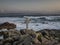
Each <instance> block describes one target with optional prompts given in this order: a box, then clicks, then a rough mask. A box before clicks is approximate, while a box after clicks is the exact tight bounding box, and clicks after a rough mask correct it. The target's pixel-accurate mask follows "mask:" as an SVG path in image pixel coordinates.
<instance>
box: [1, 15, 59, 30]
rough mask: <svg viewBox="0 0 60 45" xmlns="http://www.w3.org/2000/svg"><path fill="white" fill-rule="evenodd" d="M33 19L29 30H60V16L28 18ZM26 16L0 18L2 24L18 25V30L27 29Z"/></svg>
mask: <svg viewBox="0 0 60 45" xmlns="http://www.w3.org/2000/svg"><path fill="white" fill-rule="evenodd" d="M28 18H29V19H31V21H30V23H29V29H33V30H36V31H37V30H41V29H60V16H39V17H38V16H37V17H34V16H28ZM25 20H26V19H25V16H24V17H0V23H4V22H10V23H14V24H16V26H17V27H16V29H18V30H20V29H25V28H26V24H25Z"/></svg>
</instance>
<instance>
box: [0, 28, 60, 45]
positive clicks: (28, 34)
mask: <svg viewBox="0 0 60 45" xmlns="http://www.w3.org/2000/svg"><path fill="white" fill-rule="evenodd" d="M58 33H59V31H58V30H57V31H55V30H46V29H45V30H40V31H37V32H36V31H33V30H30V29H29V30H26V29H22V30H20V31H18V30H14V29H11V30H8V31H5V32H2V34H3V35H4V39H3V40H0V45H60V44H59V43H60V41H59V39H56V37H55V36H54V35H56V36H57V35H58ZM59 35H60V34H59ZM54 37H55V38H54ZM57 38H58V36H57Z"/></svg>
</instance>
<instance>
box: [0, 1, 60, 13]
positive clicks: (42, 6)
mask: <svg viewBox="0 0 60 45" xmlns="http://www.w3.org/2000/svg"><path fill="white" fill-rule="evenodd" d="M6 11H39V12H57V11H60V0H0V12H6Z"/></svg>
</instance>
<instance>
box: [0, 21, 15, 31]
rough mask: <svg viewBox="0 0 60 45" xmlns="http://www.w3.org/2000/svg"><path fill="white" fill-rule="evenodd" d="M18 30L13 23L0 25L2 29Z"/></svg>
mask: <svg viewBox="0 0 60 45" xmlns="http://www.w3.org/2000/svg"><path fill="white" fill-rule="evenodd" d="M14 28H16V25H15V24H13V23H9V22H5V23H3V24H0V29H8V30H9V29H14Z"/></svg>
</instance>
